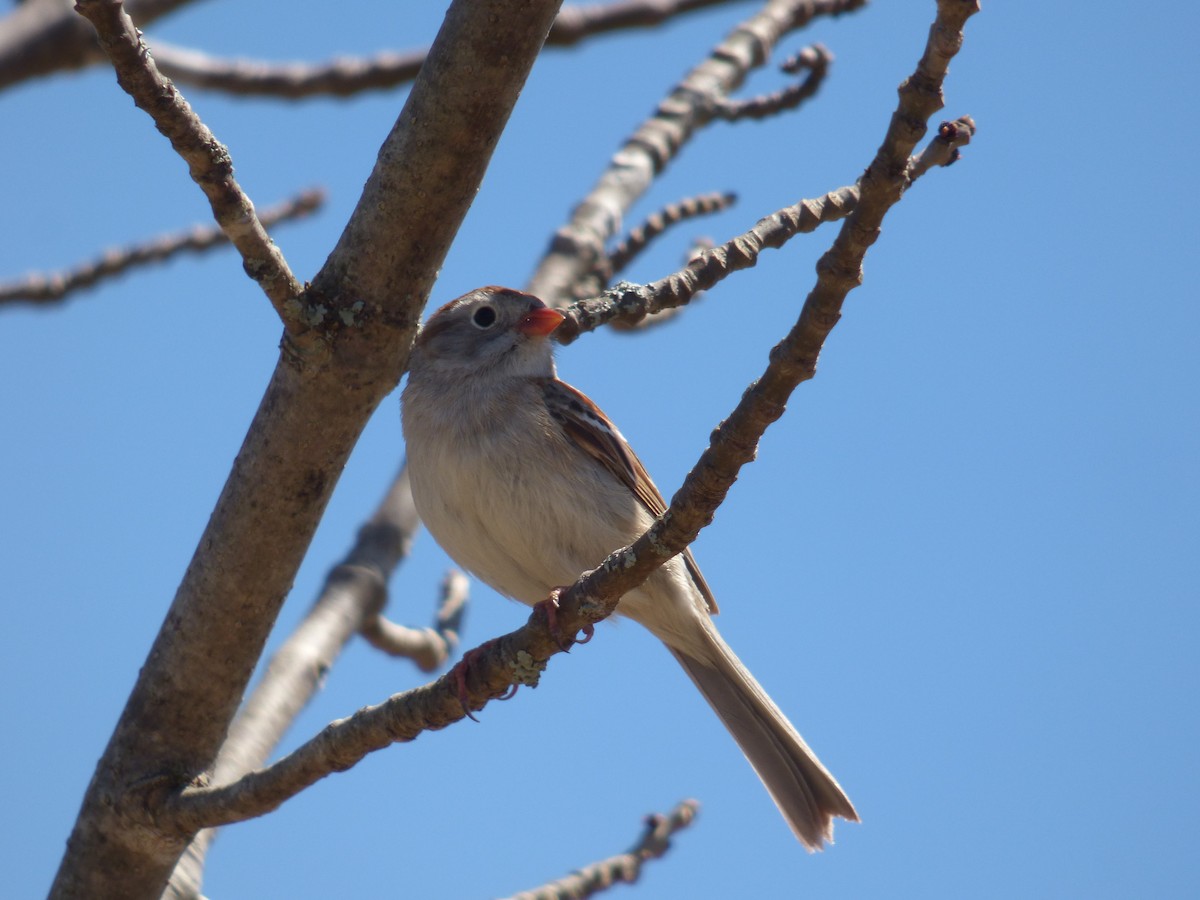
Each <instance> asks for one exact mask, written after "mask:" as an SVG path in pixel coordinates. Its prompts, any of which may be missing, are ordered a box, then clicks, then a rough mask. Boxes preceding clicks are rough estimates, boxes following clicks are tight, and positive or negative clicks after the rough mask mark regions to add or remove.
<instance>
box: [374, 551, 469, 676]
mask: <svg viewBox="0 0 1200 900" xmlns="http://www.w3.org/2000/svg"><path fill="white" fill-rule="evenodd" d="M469 589H470V582H469V581H468V580H467V576H466V575H464V574H463V573H462V572H459V571H458V570H456V569H452V570H450V571H449V572H447V573H446V577H445V579H443V581H442V592H441V593H442V599H441V602H440V603H439V604H438V609H437V615H436V616H435V617H434V624H433V627H432V628H408V627H406V626H404V625H399V624H397V623H395V622H393V621H391V620H390V619H388V618H387V617H385V616H384V615H383V613H382V612H380V613H379V614H378V615H374V616H371V617H370V618H368V619H367V620H366V621H365V622H363V624H362V628H361V629H360V632H361V634H362V636H363V638H364V639H365V640H366V641H367V643H368V644H370V645H371V646H372V647H374V648H375V649H376V650H381V651H383V652H384V653H386V654H388V655H389V656H396V657H400V658H402V659H411V660H412V661H413V663H414V664H415V665H416V667H417V668H418V669H420V670H421V671H422V672H436V671H437V670H438V669H439V668H440V667H441V666H442V665H443V664H444V663H445V662H446V660H447V659H449V658H450V655H451V654H452V653H453V652H454V650H455V648H456V647H458V636H459V634H460V633H461V631H462V620H463V616H464V614H465V613H466V604H467V596H468V591H469Z"/></svg>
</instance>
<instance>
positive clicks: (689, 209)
mask: <svg viewBox="0 0 1200 900" xmlns="http://www.w3.org/2000/svg"><path fill="white" fill-rule="evenodd" d="M736 202H737V195H736V194H731V193H724V194H701V195H699V196H698V197H688V198H686V199H684V200H680V201H678V202H677V203H668V204H667V205H666V206H664V207H663V208H662V209H660V210H658V211H657V212H654V213H651V214H650V215H649V216H647V217H646V220H645V221H644V222H642V224H641V225H639V226H637V227H636V228H634V229H632V230H631V231H630V232H629V234H628V235H626V236H625V238H624V240H622V241H620V242H619V243H617V244H616V245H614V246H613V248H612V249H611V250H609V251H608V252H607V253H605V254H604V256H603V257H601V258H600V259H599V260H597V261H596V264H595V266H593V267H592V271H591V272H590V273H589V275H590V276H591V278H594V279H595V280H596V281H597V282H598V283H599V285H600V289H603V288H604V287H606V286H607V285H608V283H609V282H610V281H612V279H613V276H615V275H618V274H620V273H621V272H623V271H624V270H625V269H626V268H628V267H629V265H630V264H631V263H632V262H633V261H634V260H635V259H637V257H638V256H640V255H641V254H642V252H643V251H644V250H645V249H646V248H647V247H649V246H650V244H651V243H653V242H654V240H655V238H658V237H660V236H662V234H663V233H664V232H665V231H666V230H667V229H668V228H670V227H671V226H672V225H678V224H679V223H680V222H686V221H688V220H690V219H695V218H698V217H699V216H707V215H712V214H713V213H717V212H720V211H721V210H724V209H728V208H729V207H730V206H732V205H733V204H734V203H736ZM589 280H590V279H589ZM597 292H598V291H590V292H589V293H587V294H583V295H581V296H586V297H590V296H593V295H594V294H595V293H597Z"/></svg>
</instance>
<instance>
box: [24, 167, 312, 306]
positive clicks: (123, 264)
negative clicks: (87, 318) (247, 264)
mask: <svg viewBox="0 0 1200 900" xmlns="http://www.w3.org/2000/svg"><path fill="white" fill-rule="evenodd" d="M324 202H325V192H324V191H323V190H320V189H317V188H314V189H310V190H307V191H304V192H302V193H300V194H297V195H296V196H295V197H293V198H292V199H291V200H287V201H285V202H283V203H279V204H276V205H275V206H271V207H268V208H267V209H264V210H263V211H262V213H261V214H260V215H259V221H260V222H262V224H263V227H264V228H270V227H272V226H274V225H278V224H279V223H281V222H287V221H289V220H293V219H302V218H304V217H305V216H307V215H309V214H311V213H313V212H315V211H316V210H317V209H319V208H320V207H321V205H322V204H323V203H324ZM228 243H229V238H228V237H227V236H226V234H225V232H223V231H222V230H221V229H220V228H218V227H217V226H215V225H196V226H194V227H192V228H191V229H190V230H188V231H181V232H177V233H175V234H167V235H161V236H159V237H157V238H154V239H153V240H150V241H146V242H144V243H141V244H130V245H128V246H126V247H119V248H114V249H112V250H106V251H105V252H104V254H103V255H102V256H100V257H98V258H97V259H94V260H92V261H90V262H86V263H82V264H80V265H78V266H76V267H74V268H72V269H67V270H65V271H62V272H49V273H44V272H35V273H33V274H31V275H27V276H25V277H24V278H21V279H19V280H15V281H10V282H7V283H4V284H0V303H35V304H38V305H46V306H49V305H51V304H53V303H54V302H55V301H59V300H63V299H65V298H66V297H67V295H68V294H72V293H74V292H76V291H79V290H83V289H84V288H89V287H92V286H93V285H95V284H96V283H97V282H99V281H102V280H106V279H110V278H115V277H116V276H118V275H122V274H124V273H125V272H127V271H128V270H129V269H132V268H134V267H137V266H147V265H151V264H153V263H162V262H166V261H167V260H169V259H170V258H171V257H173V256H177V255H179V254H181V253H184V252H191V253H203V252H204V251H206V250H211V249H213V248H215V247H223V246H225V245H227V244H228Z"/></svg>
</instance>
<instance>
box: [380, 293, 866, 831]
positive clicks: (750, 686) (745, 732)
mask: <svg viewBox="0 0 1200 900" xmlns="http://www.w3.org/2000/svg"><path fill="white" fill-rule="evenodd" d="M564 318H565V317H564V316H563V314H562V313H560V312H558V311H557V310H554V309H551V308H549V307H548V306H546V304H545V303H543V302H542V301H541V300H540V299H538V298H537V297H535V296H533V295H531V294H527V293H523V292H521V291H517V290H512V289H510V288H503V287H498V286H489V287H482V288H478V289H476V290H474V291H471V292H470V293H467V294H465V295H463V296H461V297H459V298H457V299H455V300H452V301H450V302H449V303H447V304H445V305H444V306H442V307H441V308H440V309H438V310H437V311H436V312H434V313H433V314H432V315H431V316H430V317H429V318H428V320H427V321H426V323H425V325H424V326H423V327H422V328H421V329H420V330H419V331H418V333H417V336H416V339H415V341H414V343H413V347H412V351H411V354H410V357H409V363H408V380H407V384H406V385H405V388H404V391H403V393H402V396H401V420H402V427H403V435H404V442H405V450H406V454H407V466H408V472H409V478H410V482H411V486H412V496H413V502H414V505H415V506H416V510H417V512H418V514H419V515H420V517H421V519H422V521H423V522H424V523H425V525H426V527H427V528H428V529H429V531H430V533H431V534H432V535H433V537H434V539H435V540H436V541H437V542H438V544H440V545H441V547H442V549H444V550H445V551H446V553H447V554H448V555H449V556H450V557H451V558H452V559H454V561H455V562H456V563H457V564H458V565H460V566H462V567H463V568H464V569H466V570H468V571H469V572H471V573H472V574H474V575H475V576H476V577H477V578H479V579H481V580H482V581H483V582H485V583H486V584H488V585H490V586H491V587H492V588H494V589H495V590H496V591H497V592H499V593H500V594H503V595H506V596H508V597H511V598H513V599H515V600H518V601H520V602H522V603H525V604H528V605H531V606H533V605H537V604H538V603H540V602H542V601H544V600H546V599H547V597H548V596H549V595H550V594H551V592H552V591H554V590H555V589H557V588H560V587H562V586H564V585H569V584H572V583H573V582H575V581H576V580H577V579H578V577H579V576H580V574H582V573H583V572H585V571H587V570H588V569H589V568H592V567H594V566H596V565H598V564H599V563H600V562H601V561H602V560H603V559H604V558H605V557H606V556H607V555H608V554H609V553H611V552H612V551H613V550H615V549H618V548H620V547H623V546H625V545H627V544H630V543H632V542H633V541H634V540H635V539H636V538H637V537H639V536H640V535H641V534H642V533H643V532H644V531H645V530H646V529H647V528H649V527H650V525H651V524H652V523H653V522H654V520H655V519H656V518H657V517H658V516H659V515H661V514H662V513H663V512H664V511H665V510H666V508H667V505H666V502H665V501H664V499H663V497H662V494H661V493H660V492H659V490H658V488H656V487H655V486H654V482H653V481H652V480H651V479H650V476H649V474H648V473H647V472H646V469H645V467H644V466H643V465H642V463H641V461H640V460H639V459H638V457H637V456H636V455H635V454H634V452H633V450H632V449H631V448H630V446H629V444H628V442H627V441H626V440H625V437H624V436H623V435H622V434H621V432H620V431H619V430H618V429H617V427H616V426H615V425H614V424H613V423H612V421H611V420H610V419H609V418H608V416H606V415H605V414H604V413H603V412H602V411H601V410H600V409H599V407H597V406H596V404H595V403H593V402H592V401H591V400H590V399H588V397H587V396H585V395H584V394H583V393H582V392H581V391H579V390H577V389H575V388H573V387H571V386H570V385H569V384H567V383H566V382H564V381H561V380H560V379H559V378H558V375H557V369H556V366H555V361H554V347H553V344H552V341H551V335H552V334H553V332H554V330H555V329H556V328H557V327H558V325H559V324H560V323H561V322H562V321H563V320H564ZM716 611H717V604H716V601H715V599H714V598H713V594H712V591H711V590H710V589H709V586H708V584H707V582H706V581H705V580H704V576H703V575H702V574H701V572H700V568H699V567H698V566H697V564H696V560H695V559H694V558H693V556H692V553H691V551H690V549H688V550H685V551H684V552H683V553H681V554H679V555H678V556H675V557H673V558H671V559H670V560H668V561H667V562H666V563H664V564H663V565H662V566H661V567H660V568H658V569H657V570H655V571H654V573H652V574H651V575H650V577H649V578H648V579H647V580H646V581H645V582H644V583H643V584H642V585H641V586H640V587H638V588H635V589H634V590H632V591H630V592H629V593H627V594H625V595H624V596H623V597H622V598H621V600H620V601H619V603H618V604H617V608H616V612H617V613H618V614H619V615H622V616H624V617H626V618H629V619H632V620H634V621H635V622H638V623H639V624H640V625H642V626H644V627H645V628H647V629H649V631H650V632H651V633H652V634H654V636H655V637H657V638H658V639H659V640H660V641H662V643H664V644H665V645H666V647H667V649H668V650H669V651H670V652H671V654H672V655H673V656H674V657H675V659H676V660H677V661H678V662H679V664H680V665H681V666H682V667H683V670H684V672H685V673H686V674H687V675H688V677H689V678H690V679H691V681H692V682H693V684H695V686H696V687H697V688H698V689H699V691H700V693H701V694H702V695H703V697H704V699H705V700H706V701H708V704H709V706H711V707H712V709H713V710H714V711H715V712H716V714H717V716H718V717H719V718H720V720H721V722H722V723H723V724H724V726H725V728H726V729H727V730H728V731H729V733H730V734H731V735H732V736H733V739H734V740H735V741H736V742H737V744H738V746H739V747H740V748H741V750H742V752H743V754H744V755H745V756H746V758H747V759H748V760H749V762H750V765H751V766H752V767H753V768H754V771H755V772H756V773H757V775H758V777H759V779H761V781H762V782H763V784H764V785H765V786H766V789H767V791H768V792H769V793H770V795H771V798H772V799H773V800H774V801H775V804H776V806H777V807H778V808H779V811H780V812H781V813H782V815H783V817H784V819H785V820H786V821H787V823H788V825H789V826H790V827H791V830H792V832H793V833H794V834H795V836H796V837H797V838H798V839H799V840H800V842H801V843H802V844H803V845H804V846H805V847H806V848H807V849H808V850H810V851H813V850H820V849H823V848H824V845H825V842H827V841H828V842H832V840H833V819H834V817H841V818H843V819H847V820H849V821H855V822H857V821H858V820H859V819H858V813H857V812H856V811H855V809H854V805H853V804H852V803H851V802H850V799H849V798H848V797H847V796H846V793H845V791H843V790H842V788H841V786H840V785H839V784H838V782H837V781H836V780H835V779H834V777H833V775H831V774H830V773H829V771H828V770H827V769H826V768H825V766H824V765H822V764H821V762H820V761H819V760H818V759H817V757H816V754H814V753H813V751H812V750H811V749H809V746H808V744H806V743H805V742H804V739H803V738H802V737H801V736H800V734H799V732H798V731H797V730H796V729H795V727H794V726H793V725H792V724H791V723H790V722H789V721H788V719H787V717H786V716H785V715H784V714H783V712H782V711H781V710H780V709H779V707H778V706H776V705H775V703H774V702H773V701H772V700H771V698H770V697H769V696H768V695H767V692H766V691H765V690H763V688H762V687H761V686H760V685H759V683H758V682H757V681H756V680H755V679H754V676H753V675H751V674H750V671H749V670H748V669H747V668H746V666H745V665H743V664H742V662H741V660H739V659H738V657H737V655H736V654H735V653H734V652H733V650H732V649H730V647H729V645H728V644H726V643H725V641H724V639H723V638H722V637H721V635H720V633H719V632H718V631H717V628H716V625H715V624H714V622H713V614H714V613H715V612H716Z"/></svg>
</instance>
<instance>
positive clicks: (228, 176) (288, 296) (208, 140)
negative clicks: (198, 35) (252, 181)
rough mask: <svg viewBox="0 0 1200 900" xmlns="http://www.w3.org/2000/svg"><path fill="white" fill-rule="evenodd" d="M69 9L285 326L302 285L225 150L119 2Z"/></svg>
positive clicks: (85, 1)
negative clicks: (91, 31)
mask: <svg viewBox="0 0 1200 900" xmlns="http://www.w3.org/2000/svg"><path fill="white" fill-rule="evenodd" d="M75 8H76V9H77V10H78V11H79V13H80V14H81V15H83V16H85V17H86V18H87V20H88V21H89V22H91V23H92V25H93V26H94V27H95V29H96V34H97V36H98V37H99V40H100V46H102V47H103V48H104V51H105V52H106V53H107V54H108V56H109V59H111V60H112V64H113V68H114V69H115V70H116V73H117V83H118V84H120V85H121V87H122V88H123V89H124V90H125V92H126V93H128V94H129V95H130V96H131V97H132V98H133V102H134V103H135V104H137V106H138V108H139V109H141V110H142V111H144V112H145V113H147V114H148V115H149V116H150V118H152V119H153V120H154V125H155V127H156V128H157V129H158V130H159V131H160V132H161V133H162V134H163V135H164V136H165V137H166V138H167V139H168V140H169V141H170V142H171V146H172V147H174V148H175V152H176V153H178V154H179V155H180V156H182V157H183V159H184V161H186V162H187V164H188V170H189V172H190V173H191V176H192V180H193V181H195V182H196V184H197V185H199V186H200V189H201V190H202V191H204V195H205V196H206V197H207V198H208V202H209V205H210V206H211V207H212V212H213V218H214V219H215V220H216V222H217V224H218V225H219V226H220V227H221V230H222V231H223V232H224V233H225V235H226V236H227V237H228V238H229V240H230V242H231V243H232V244H233V245H234V246H235V247H237V249H238V252H239V253H241V255H242V263H243V266H244V268H245V270H246V273H247V274H248V275H249V276H250V277H251V278H253V279H254V280H255V281H256V282H258V285H259V287H260V288H262V290H263V292H264V293H265V294H266V295H267V297H268V298H269V299H270V301H271V305H272V306H274V307H275V311H276V312H277V313H278V314H279V317H280V318H281V319H282V320H283V322H284V325H285V326H288V325H289V324H290V323H291V320H292V316H291V314H290V313H289V312H288V304H289V301H291V302H293V303H294V302H295V300H296V298H297V297H298V296H299V295H300V290H301V285H300V282H299V281H297V280H296V277H295V276H294V275H293V274H292V272H291V269H289V268H288V264H287V261H286V260H285V259H284V258H283V254H282V253H281V252H280V251H279V248H278V247H276V246H275V244H274V242H272V240H271V238H270V236H269V235H268V234H267V231H266V229H265V228H264V227H263V224H262V222H261V221H259V218H258V216H256V215H255V213H254V204H253V203H251V202H250V198H249V197H248V196H246V194H245V192H244V191H243V190H242V188H241V186H240V185H239V184H238V183H237V180H236V179H235V178H234V177H233V161H232V160H231V159H230V156H229V151H228V150H227V149H226V148H225V146H224V145H223V144H221V143H220V142H219V141H218V140H217V139H216V137H214V136H213V133H212V132H211V131H209V129H208V127H207V126H206V125H205V124H204V123H203V122H201V121H200V118H199V117H198V116H197V115H196V114H195V113H194V112H193V111H192V108H191V106H190V105H189V104H188V102H187V101H186V100H185V99H184V98H183V96H182V95H181V94H180V93H179V92H178V91H177V90H176V88H175V85H173V84H172V83H171V82H170V81H169V80H168V79H166V78H164V77H163V76H162V75H161V74H160V73H159V71H158V68H157V67H156V66H155V64H154V60H153V59H152V58H151V57H150V51H149V50H148V49H147V48H146V45H145V43H143V41H142V35H141V32H139V31H138V30H137V28H135V27H134V24H133V20H132V19H130V18H129V15H128V14H127V13H126V12H125V10H124V9H123V8H122V6H121V0H78V2H77V3H76V4H75Z"/></svg>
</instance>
